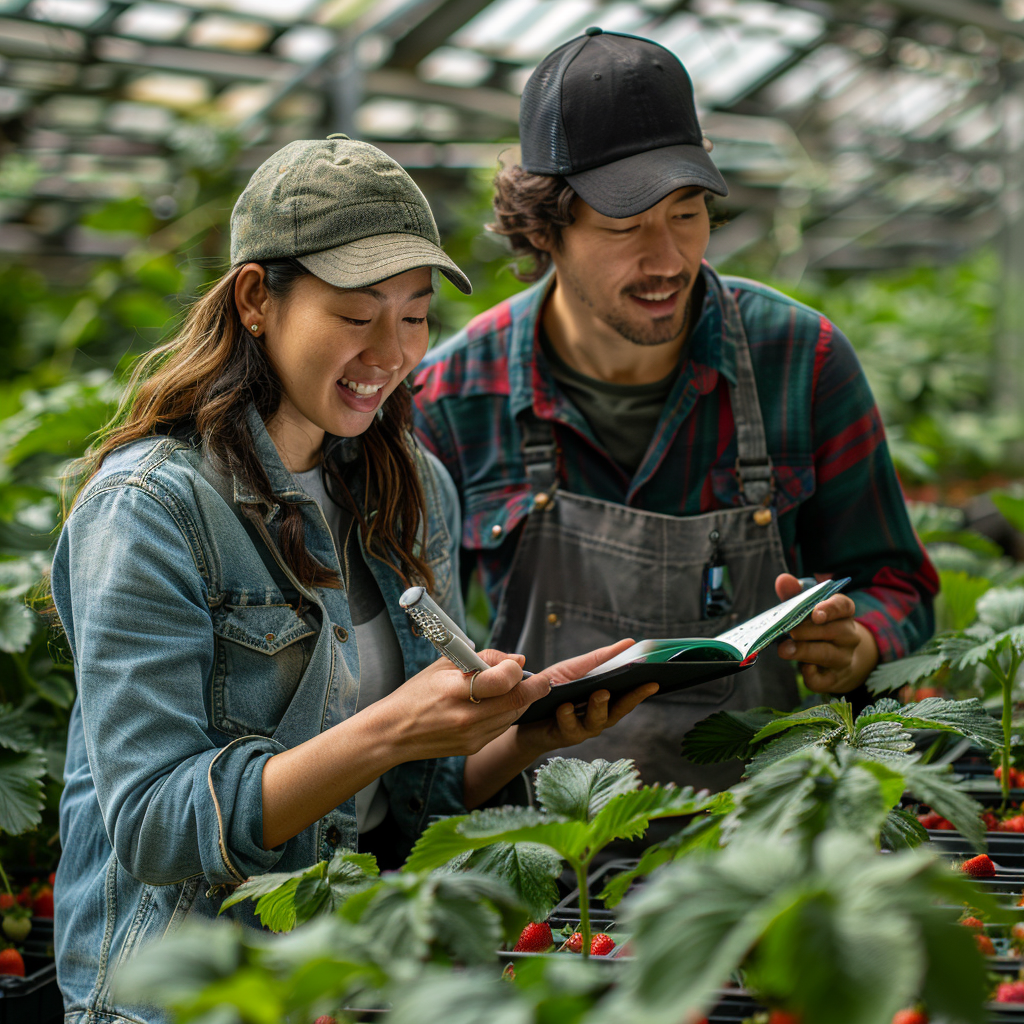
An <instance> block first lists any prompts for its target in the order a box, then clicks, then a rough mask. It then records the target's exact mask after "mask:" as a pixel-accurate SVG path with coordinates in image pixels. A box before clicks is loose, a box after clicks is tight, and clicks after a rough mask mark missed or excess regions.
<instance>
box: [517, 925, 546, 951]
mask: <svg viewBox="0 0 1024 1024" xmlns="http://www.w3.org/2000/svg"><path fill="white" fill-rule="evenodd" d="M554 944H555V943H554V940H553V939H552V938H551V925H549V924H548V923H547V921H545V922H543V923H542V924H534V923H533V922H532V921H531V922H530V924H528V925H527V926H526V927H525V928H524V929H523V933H522V934H521V935H520V936H519V941H518V942H517V943H516V944H515V946H514V947H513V948H512V952H513V953H546V952H547V951H548V950H549V949H550V948H551V947H552V946H553V945H554Z"/></svg>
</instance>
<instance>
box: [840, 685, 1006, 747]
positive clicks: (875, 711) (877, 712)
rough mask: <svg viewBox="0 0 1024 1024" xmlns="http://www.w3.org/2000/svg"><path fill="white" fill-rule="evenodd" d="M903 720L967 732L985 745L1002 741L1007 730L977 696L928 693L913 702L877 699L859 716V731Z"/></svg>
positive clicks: (907, 724) (914, 726) (914, 725)
mask: <svg viewBox="0 0 1024 1024" xmlns="http://www.w3.org/2000/svg"><path fill="white" fill-rule="evenodd" d="M883 721H884V722H899V723H901V724H902V725H903V726H904V727H906V728H908V729H939V730H942V731H944V732H955V733H959V734H960V735H961V736H967V737H969V738H970V739H971V740H973V741H974V742H975V743H978V744H980V745H981V746H985V747H995V746H999V745H1001V744H1002V741H1003V734H1002V730H1001V728H1000V725H999V722H997V721H996V720H995V719H994V718H993V717H992V716H991V715H990V714H989V713H988V712H987V711H986V710H985V706H984V705H983V704H982V703H981V701H979V700H978V699H977V698H976V697H971V698H970V699H969V700H944V699H943V698H941V697H927V698H925V699H924V700H921V701H917V702H916V703H913V704H903V705H901V704H898V703H896V701H886V702H885V703H884V704H883V702H882V701H877V702H876V703H875V704H873V705H869V706H868V707H866V708H865V709H864V710H863V711H862V712H861V713H860V714H859V715H858V716H857V721H856V723H855V724H856V728H857V730H858V735H859V731H860V730H861V729H862V728H864V727H866V726H868V725H870V724H872V723H874V722H883Z"/></svg>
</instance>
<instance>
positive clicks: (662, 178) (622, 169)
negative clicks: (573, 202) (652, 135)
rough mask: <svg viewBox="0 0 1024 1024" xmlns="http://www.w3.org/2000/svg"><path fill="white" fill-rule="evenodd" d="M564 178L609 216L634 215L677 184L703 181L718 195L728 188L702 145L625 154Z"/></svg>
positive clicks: (725, 191) (641, 211)
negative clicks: (619, 158) (609, 161)
mask: <svg viewBox="0 0 1024 1024" xmlns="http://www.w3.org/2000/svg"><path fill="white" fill-rule="evenodd" d="M565 180H566V181H567V182H568V183H569V184H570V185H571V186H572V189H573V191H574V192H575V193H576V194H577V195H578V196H579V197H580V198H581V199H582V200H583V201H584V202H585V203H587V204H588V205H589V206H592V207H593V208H594V209H595V210H597V212H598V213H602V214H604V215H605V216H606V217H620V218H621V217H635V216H636V215H637V214H638V213H643V212H644V210H649V209H650V208H651V207H652V206H654V204H655V203H660V202H661V200H662V199H664V198H665V196H667V195H668V194H669V193H670V192H675V190H676V189H677V188H686V187H687V186H692V185H700V186H701V187H702V188H706V189H707V190H708V191H709V192H714V193H715V194H716V195H720V196H727V195H728V194H729V188H728V186H727V185H726V184H725V179H724V178H723V177H722V175H721V174H720V173H719V170H718V168H717V167H716V166H715V165H714V163H713V162H712V160H711V157H709V156H708V154H707V153H706V152H705V151H704V147H703V146H666V147H664V148H663V149H649V150H646V151H645V152H643V153H635V154H634V155H633V156H627V157H623V159H621V160H616V161H614V163H610V164H604V165H603V166H601V167H594V168H592V169H591V170H589V171H580V172H579V173H577V174H567V175H566V176H565Z"/></svg>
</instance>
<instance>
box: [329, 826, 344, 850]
mask: <svg viewBox="0 0 1024 1024" xmlns="http://www.w3.org/2000/svg"><path fill="white" fill-rule="evenodd" d="M327 842H329V843H330V844H331V846H340V845H341V832H340V831H339V830H338V826H337V825H332V826H331V827H330V828H329V829H328V830H327Z"/></svg>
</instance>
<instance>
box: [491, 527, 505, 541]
mask: <svg viewBox="0 0 1024 1024" xmlns="http://www.w3.org/2000/svg"><path fill="white" fill-rule="evenodd" d="M502 532H503V531H502V528H501V523H495V524H494V525H493V526H492V527H491V536H492V537H494V538H495V539H497V538H498V537H500V536H501V535H502Z"/></svg>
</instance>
